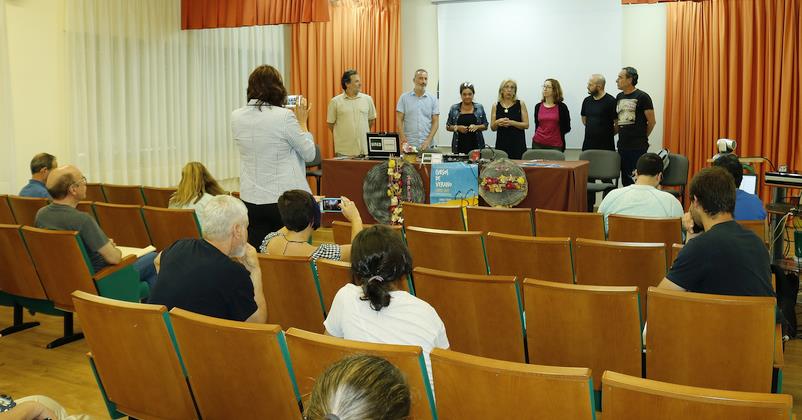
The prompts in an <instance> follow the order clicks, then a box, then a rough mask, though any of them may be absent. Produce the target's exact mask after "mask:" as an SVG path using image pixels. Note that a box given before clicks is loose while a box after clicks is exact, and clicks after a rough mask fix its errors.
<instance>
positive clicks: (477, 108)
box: [446, 82, 487, 153]
mask: <svg viewBox="0 0 802 420" xmlns="http://www.w3.org/2000/svg"><path fill="white" fill-rule="evenodd" d="M474 93H475V91H474V89H473V85H472V84H470V83H468V82H465V83H463V84H461V85H460V86H459V94H460V97H462V102H460V103H458V104H454V105H452V106H451V109H450V110H449V111H448V121H446V130H448V131H451V132H453V133H454V136H453V137H452V138H451V150H452V151H453V152H454V153H469V152H470V151H471V150H474V149H481V148H483V147H485V140H484V137H482V131H484V130H487V116H486V115H485V109H484V107H482V104H478V103H476V102H474V101H473V94H474Z"/></svg>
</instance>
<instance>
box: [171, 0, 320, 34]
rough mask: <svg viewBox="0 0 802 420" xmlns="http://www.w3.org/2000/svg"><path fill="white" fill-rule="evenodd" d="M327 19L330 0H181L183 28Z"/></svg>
mask: <svg viewBox="0 0 802 420" xmlns="http://www.w3.org/2000/svg"><path fill="white" fill-rule="evenodd" d="M328 20H329V0H181V29H209V28H235V27H239V26H254V25H277V24H281V23H307V22H327V21H328Z"/></svg>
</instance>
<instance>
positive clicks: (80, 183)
mask: <svg viewBox="0 0 802 420" xmlns="http://www.w3.org/2000/svg"><path fill="white" fill-rule="evenodd" d="M72 185H76V186H79V187H80V186H81V185H86V177H85V176H82V177H81V179H79V180H77V181H75V182H73V183H72ZM72 185H70V186H72Z"/></svg>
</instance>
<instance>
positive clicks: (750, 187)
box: [738, 175, 757, 194]
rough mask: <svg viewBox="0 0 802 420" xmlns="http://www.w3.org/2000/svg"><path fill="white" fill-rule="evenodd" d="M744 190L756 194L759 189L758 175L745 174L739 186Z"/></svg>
mask: <svg viewBox="0 0 802 420" xmlns="http://www.w3.org/2000/svg"><path fill="white" fill-rule="evenodd" d="M738 188H739V189H741V190H742V191H746V192H748V193H749V194H754V193H755V191H756V190H757V175H744V179H743V181H741V186H740V187H738Z"/></svg>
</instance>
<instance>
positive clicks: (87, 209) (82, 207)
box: [75, 201, 97, 221]
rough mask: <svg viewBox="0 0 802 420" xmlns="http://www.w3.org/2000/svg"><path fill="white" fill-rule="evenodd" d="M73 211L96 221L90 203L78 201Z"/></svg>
mask: <svg viewBox="0 0 802 420" xmlns="http://www.w3.org/2000/svg"><path fill="white" fill-rule="evenodd" d="M75 209H76V210H78V211H82V212H84V213H86V214H88V215H90V216H92V218H93V219H95V221H97V216H95V209H94V208H93V207H92V202H91V201H79V202H78V205H76V206H75Z"/></svg>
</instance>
